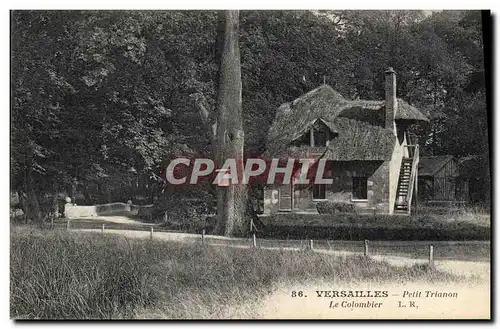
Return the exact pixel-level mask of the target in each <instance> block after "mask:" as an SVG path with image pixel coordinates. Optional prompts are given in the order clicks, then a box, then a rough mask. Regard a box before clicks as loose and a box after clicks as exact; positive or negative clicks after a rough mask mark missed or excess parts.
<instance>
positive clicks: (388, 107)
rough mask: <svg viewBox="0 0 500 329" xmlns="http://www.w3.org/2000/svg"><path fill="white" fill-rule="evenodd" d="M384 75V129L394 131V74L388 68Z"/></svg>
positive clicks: (395, 107)
mask: <svg viewBox="0 0 500 329" xmlns="http://www.w3.org/2000/svg"><path fill="white" fill-rule="evenodd" d="M384 73H385V127H386V128H388V129H392V130H394V131H395V126H394V117H395V115H396V111H397V110H398V102H397V99H396V72H395V71H394V69H393V68H392V67H389V68H388V69H387V71H385V72H384Z"/></svg>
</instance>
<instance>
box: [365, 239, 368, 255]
mask: <svg viewBox="0 0 500 329" xmlns="http://www.w3.org/2000/svg"><path fill="white" fill-rule="evenodd" d="M365 257H368V240H365Z"/></svg>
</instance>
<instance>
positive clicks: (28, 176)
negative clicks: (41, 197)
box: [24, 146, 43, 224]
mask: <svg viewBox="0 0 500 329" xmlns="http://www.w3.org/2000/svg"><path fill="white" fill-rule="evenodd" d="M24 170H25V172H24V190H25V191H26V204H25V209H24V212H25V216H26V222H33V223H39V224H40V223H41V222H42V220H43V218H42V212H41V210H40V203H39V202H38V196H37V193H36V190H35V181H34V179H33V151H32V148H31V146H30V147H28V150H27V154H26V167H25V169H24Z"/></svg>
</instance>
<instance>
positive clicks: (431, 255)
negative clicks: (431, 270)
mask: <svg viewBox="0 0 500 329" xmlns="http://www.w3.org/2000/svg"><path fill="white" fill-rule="evenodd" d="M429 266H434V246H433V245H432V244H431V245H430V246H429Z"/></svg>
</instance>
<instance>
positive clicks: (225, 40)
mask: <svg viewBox="0 0 500 329" xmlns="http://www.w3.org/2000/svg"><path fill="white" fill-rule="evenodd" d="M238 37H239V12H238V11H233V10H230V11H224V12H220V13H219V22H218V28H217V41H216V49H217V53H216V60H217V63H218V67H219V71H218V77H217V83H218V91H217V137H216V156H215V160H216V165H217V167H218V168H220V167H222V165H223V164H224V162H225V161H226V159H235V160H236V168H237V171H238V177H240V180H241V177H242V174H243V144H244V132H243V122H242V121H243V118H242V107H241V64H240V49H239V41H238ZM245 202H246V193H245V186H244V185H242V184H239V183H238V184H232V185H230V186H227V187H218V188H217V225H216V233H219V234H224V235H226V236H233V235H239V234H243V233H244V232H245V230H246V228H247V225H245V223H244V212H245Z"/></svg>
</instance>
